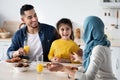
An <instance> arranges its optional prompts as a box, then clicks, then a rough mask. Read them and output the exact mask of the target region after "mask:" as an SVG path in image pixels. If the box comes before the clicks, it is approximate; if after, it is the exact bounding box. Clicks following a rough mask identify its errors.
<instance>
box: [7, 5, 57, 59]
mask: <svg viewBox="0 0 120 80" xmlns="http://www.w3.org/2000/svg"><path fill="white" fill-rule="evenodd" d="M20 15H21V20H22V22H23V23H24V24H25V26H24V27H22V28H21V29H19V30H18V31H16V33H15V34H14V36H13V38H12V44H11V46H10V47H9V48H8V51H7V55H8V57H9V58H13V57H17V56H19V57H21V58H28V59H29V60H30V61H34V60H36V56H39V55H41V54H43V55H44V61H48V57H47V55H48V52H49V49H50V46H51V43H52V42H53V41H54V40H55V39H57V37H58V35H57V31H56V29H55V28H54V27H53V26H50V25H47V24H43V23H39V22H38V17H37V14H36V12H35V10H34V7H33V6H32V5H29V4H25V5H23V6H22V7H21V9H20ZM25 45H27V46H29V53H28V55H27V56H24V55H25V50H24V48H23V47H24V46H25Z"/></svg>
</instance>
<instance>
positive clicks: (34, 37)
mask: <svg viewBox="0 0 120 80" xmlns="http://www.w3.org/2000/svg"><path fill="white" fill-rule="evenodd" d="M27 34H28V40H27V45H28V46H29V47H30V51H29V54H28V56H29V60H30V61H34V60H36V56H39V55H41V54H43V48H42V44H41V40H40V37H39V35H38V33H37V34H30V33H27Z"/></svg>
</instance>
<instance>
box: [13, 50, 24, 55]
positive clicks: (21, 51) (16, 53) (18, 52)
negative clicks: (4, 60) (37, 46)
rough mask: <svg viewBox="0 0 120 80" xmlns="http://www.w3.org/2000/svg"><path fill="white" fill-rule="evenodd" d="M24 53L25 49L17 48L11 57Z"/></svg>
mask: <svg viewBox="0 0 120 80" xmlns="http://www.w3.org/2000/svg"><path fill="white" fill-rule="evenodd" d="M22 55H25V51H24V49H23V48H19V49H18V50H17V51H15V52H14V53H13V57H18V56H22Z"/></svg>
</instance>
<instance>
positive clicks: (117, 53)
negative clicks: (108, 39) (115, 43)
mask: <svg viewBox="0 0 120 80" xmlns="http://www.w3.org/2000/svg"><path fill="white" fill-rule="evenodd" d="M111 51H112V56H111V59H112V68H113V72H114V74H115V76H116V78H117V79H118V80H120V76H119V74H120V59H119V58H120V47H111Z"/></svg>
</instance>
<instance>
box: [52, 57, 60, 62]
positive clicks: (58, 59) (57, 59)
mask: <svg viewBox="0 0 120 80" xmlns="http://www.w3.org/2000/svg"><path fill="white" fill-rule="evenodd" d="M51 61H52V62H61V59H60V58H58V57H53V58H52V59H51Z"/></svg>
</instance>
